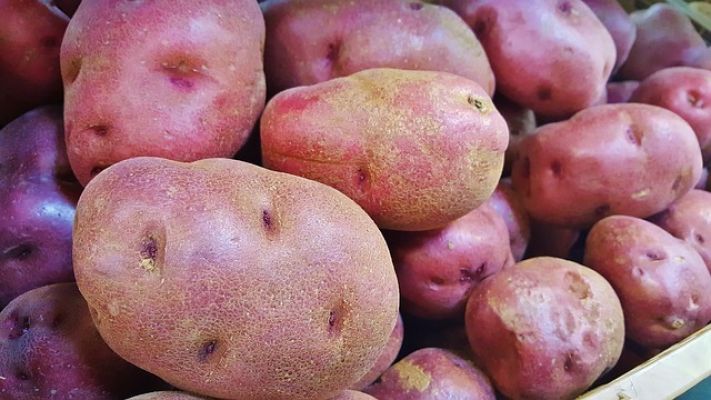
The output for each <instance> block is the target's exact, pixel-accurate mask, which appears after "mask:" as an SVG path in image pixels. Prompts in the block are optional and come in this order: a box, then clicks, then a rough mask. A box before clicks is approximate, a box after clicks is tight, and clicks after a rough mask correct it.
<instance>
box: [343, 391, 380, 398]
mask: <svg viewBox="0 0 711 400" xmlns="http://www.w3.org/2000/svg"><path fill="white" fill-rule="evenodd" d="M331 400H378V399H376V398H375V397H373V396H371V395H369V394H365V393H363V392H357V391H355V390H344V391H343V392H341V394H339V395H338V396H336V397H334V398H333V399H331Z"/></svg>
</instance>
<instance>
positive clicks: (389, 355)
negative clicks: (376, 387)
mask: <svg viewBox="0 0 711 400" xmlns="http://www.w3.org/2000/svg"><path fill="white" fill-rule="evenodd" d="M404 336H405V327H404V325H403V322H402V316H400V315H398V317H397V323H396V324H395V328H393V332H392V333H391V334H390V339H388V343H387V344H386V345H385V349H383V352H382V353H380V357H378V360H377V361H376V362H375V364H373V366H372V367H371V368H370V371H368V373H367V374H365V375H363V377H362V378H360V380H359V381H358V382H356V383H354V384H353V385H351V389H353V390H363V389H365V388H366V387H367V386H368V385H370V384H371V383H373V382H375V380H376V379H378V378H379V377H380V375H382V374H383V372H385V370H387V369H388V368H390V366H391V365H392V364H393V361H395V359H396V358H397V355H398V354H399V353H400V348H401V347H402V340H403V338H404Z"/></svg>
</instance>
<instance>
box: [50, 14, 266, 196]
mask: <svg viewBox="0 0 711 400" xmlns="http://www.w3.org/2000/svg"><path fill="white" fill-rule="evenodd" d="M264 31H265V28H264V19H263V17H262V15H261V12H260V10H259V6H258V5H257V3H256V2H255V1H254V0H198V1H189V2H180V5H179V6H176V4H175V2H174V1H171V0H154V1H128V2H127V1H120V0H93V1H85V2H83V3H82V5H81V6H80V7H79V9H78V10H77V13H76V14H75V15H74V17H73V18H72V20H71V22H70V24H69V27H68V28H67V32H66V35H65V37H64V41H63V42H62V49H61V66H62V77H63V81H64V91H65V97H64V100H65V103H64V107H65V108H64V119H65V121H64V122H65V131H66V142H67V151H68V154H69V161H70V163H71V166H72V169H73V170H74V173H75V175H76V176H77V178H78V179H79V181H80V182H81V183H82V184H83V185H86V183H87V182H88V181H89V180H90V179H91V178H93V176H94V175H95V174H96V173H98V172H99V171H100V170H101V169H103V168H106V167H108V166H109V165H111V164H113V163H115V162H118V161H121V160H124V159H127V158H131V157H137V156H156V157H165V158H170V159H173V160H179V161H194V160H199V159H204V158H211V157H232V156H233V155H234V154H235V153H236V152H237V150H239V148H240V147H241V146H242V145H243V144H244V143H245V141H246V140H247V136H248V135H249V133H250V131H251V129H252V127H253V126H254V124H255V122H256V121H257V118H258V116H259V113H260V112H261V111H262V109H263V107H264V100H265V93H266V89H265V82H264V72H263V70H262V48H263V45H264Z"/></svg>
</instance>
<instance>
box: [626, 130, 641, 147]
mask: <svg viewBox="0 0 711 400" xmlns="http://www.w3.org/2000/svg"><path fill="white" fill-rule="evenodd" d="M625 134H626V135H627V140H629V141H630V143H632V144H634V145H635V146H641V145H642V132H639V131H638V130H637V127H636V126H634V125H630V126H628V127H627V130H626V131H625Z"/></svg>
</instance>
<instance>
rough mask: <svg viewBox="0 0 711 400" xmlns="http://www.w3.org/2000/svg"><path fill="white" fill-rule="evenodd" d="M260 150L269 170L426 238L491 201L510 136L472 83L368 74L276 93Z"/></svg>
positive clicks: (389, 72) (448, 77) (430, 75)
mask: <svg viewBox="0 0 711 400" xmlns="http://www.w3.org/2000/svg"><path fill="white" fill-rule="evenodd" d="M261 140H262V156H263V157H262V158H263V162H264V165H265V166H266V167H267V168H269V169H273V170H277V171H282V172H287V173H290V174H294V175H299V176H303V177H306V178H308V179H312V180H316V181H319V182H322V183H325V184H327V185H329V186H331V187H334V188H336V189H338V190H339V191H341V192H342V193H344V194H346V195H347V196H348V197H350V198H351V199H353V200H354V201H355V202H356V203H358V204H359V205H360V206H361V207H362V208H363V209H365V211H366V212H367V213H368V215H370V216H371V218H373V219H374V220H375V222H376V223H377V224H378V226H379V227H380V228H383V229H393V230H399V231H422V230H429V229H437V228H441V227H443V226H445V225H446V224H448V223H449V222H452V221H454V220H455V219H457V218H460V217H462V216H464V215H465V214H467V213H468V212H470V211H471V210H473V209H475V208H476V207H478V206H479V205H481V204H482V203H483V202H484V201H485V200H486V199H487V198H489V196H490V195H491V193H492V192H493V191H494V189H495V187H496V183H497V182H498V179H499V177H500V175H501V170H502V166H503V161H504V151H505V149H506V145H507V144H508V130H507V127H506V122H505V121H504V119H503V118H502V117H501V115H500V114H499V113H498V111H497V110H496V109H495V108H494V106H493V104H492V102H491V99H490V98H489V96H488V95H487V94H486V92H485V91H484V90H483V89H482V88H481V87H480V86H479V85H478V84H476V83H475V82H472V81H470V80H468V79H465V78H462V77H459V76H457V75H453V74H449V73H445V72H432V71H405V70H395V69H371V70H366V71H362V72H358V73H356V74H353V75H351V76H349V77H346V78H337V79H333V80H330V81H327V82H322V83H319V84H316V85H313V86H304V87H299V88H294V89H290V90H287V91H284V92H281V93H279V94H278V95H277V96H275V97H274V98H272V99H271V100H270V101H269V103H268V104H267V107H266V109H265V110H264V114H263V116H262V120H261Z"/></svg>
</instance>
